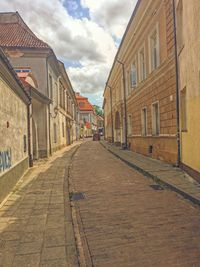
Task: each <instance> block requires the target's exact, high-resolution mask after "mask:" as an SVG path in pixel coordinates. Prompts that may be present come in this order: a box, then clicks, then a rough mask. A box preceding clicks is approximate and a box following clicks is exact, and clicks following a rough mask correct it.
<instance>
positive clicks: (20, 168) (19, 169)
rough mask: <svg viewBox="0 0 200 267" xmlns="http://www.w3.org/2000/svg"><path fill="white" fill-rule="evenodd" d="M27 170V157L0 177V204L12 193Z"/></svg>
mask: <svg viewBox="0 0 200 267" xmlns="http://www.w3.org/2000/svg"><path fill="white" fill-rule="evenodd" d="M28 168H29V158H28V157H27V158H25V159H24V160H23V161H21V162H20V163H19V164H17V165H16V166H15V167H13V168H11V169H10V170H8V171H7V172H6V173H5V174H3V175H2V176H1V177H0V203H1V202H2V201H3V200H4V198H5V197H6V196H7V195H8V194H9V193H10V192H11V191H12V189H13V187H14V186H15V185H16V183H17V182H18V181H19V179H20V178H21V177H22V176H23V174H24V173H25V171H26V170H27V169H28Z"/></svg>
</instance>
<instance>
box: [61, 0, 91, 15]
mask: <svg viewBox="0 0 200 267" xmlns="http://www.w3.org/2000/svg"><path fill="white" fill-rule="evenodd" d="M64 6H65V8H66V9H67V11H68V13H69V15H70V16H72V17H74V18H77V19H82V18H88V19H90V12H89V9H88V8H83V7H82V5H81V3H80V0H65V1H64Z"/></svg>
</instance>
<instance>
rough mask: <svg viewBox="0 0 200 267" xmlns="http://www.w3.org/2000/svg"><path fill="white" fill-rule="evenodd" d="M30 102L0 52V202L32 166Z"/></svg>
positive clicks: (0, 51)
mask: <svg viewBox="0 0 200 267" xmlns="http://www.w3.org/2000/svg"><path fill="white" fill-rule="evenodd" d="M30 105H31V101H30V98H29V96H28V94H27V93H26V91H25V89H24V87H23V85H22V83H21V82H20V80H19V79H18V77H17V74H16V73H15V71H14V69H13V68H12V66H11V64H10V63H9V61H8V60H7V58H6V56H5V55H4V53H3V51H2V50H1V49H0V202H1V201H2V200H3V199H4V198H5V197H6V195H7V194H8V193H9V192H10V191H11V190H12V188H13V187H14V185H15V184H16V183H17V181H18V180H19V178H20V177H21V176H22V175H23V174H24V173H25V171H26V170H27V169H28V167H29V162H30V163H31V160H32V156H31V151H30V142H29V141H30V127H31V125H30V120H29V118H30V116H29V114H30V110H31V106H30Z"/></svg>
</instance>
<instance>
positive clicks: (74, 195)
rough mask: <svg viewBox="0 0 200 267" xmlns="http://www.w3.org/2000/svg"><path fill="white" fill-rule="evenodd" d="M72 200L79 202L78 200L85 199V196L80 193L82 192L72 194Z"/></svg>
mask: <svg viewBox="0 0 200 267" xmlns="http://www.w3.org/2000/svg"><path fill="white" fill-rule="evenodd" d="M70 199H71V200H72V201H77V200H81V199H85V195H84V194H83V193H80V192H76V193H71V194H70Z"/></svg>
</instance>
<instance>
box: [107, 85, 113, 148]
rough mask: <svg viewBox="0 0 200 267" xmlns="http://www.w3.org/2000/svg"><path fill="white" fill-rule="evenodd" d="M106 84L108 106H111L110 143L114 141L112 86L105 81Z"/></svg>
mask: <svg viewBox="0 0 200 267" xmlns="http://www.w3.org/2000/svg"><path fill="white" fill-rule="evenodd" d="M106 86H107V87H108V88H109V89H110V106H111V131H112V143H114V128H113V109H112V88H111V86H109V85H108V84H107V83H106Z"/></svg>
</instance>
